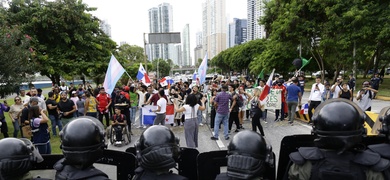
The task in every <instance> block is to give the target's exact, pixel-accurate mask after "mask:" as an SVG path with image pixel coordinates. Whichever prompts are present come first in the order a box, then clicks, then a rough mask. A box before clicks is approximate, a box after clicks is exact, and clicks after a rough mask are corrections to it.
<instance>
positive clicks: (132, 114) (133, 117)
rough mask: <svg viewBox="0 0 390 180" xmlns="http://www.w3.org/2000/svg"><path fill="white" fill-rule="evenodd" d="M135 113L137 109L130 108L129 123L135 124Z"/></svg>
mask: <svg viewBox="0 0 390 180" xmlns="http://www.w3.org/2000/svg"><path fill="white" fill-rule="evenodd" d="M136 113H137V107H131V108H130V121H131V123H135V114H136Z"/></svg>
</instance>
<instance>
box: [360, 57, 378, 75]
mask: <svg viewBox="0 0 390 180" xmlns="http://www.w3.org/2000/svg"><path fill="white" fill-rule="evenodd" d="M376 54H377V50H375V52H374V54H373V55H372V56H371V60H370V61H369V62H368V65H367V66H366V70H365V71H364V74H363V78H366V77H367V73H368V70H370V65H371V63H372V61H374V59H375V57H376Z"/></svg>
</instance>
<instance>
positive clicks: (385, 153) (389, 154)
mask: <svg viewBox="0 0 390 180" xmlns="http://www.w3.org/2000/svg"><path fill="white" fill-rule="evenodd" d="M368 149H370V150H371V151H374V152H376V153H378V154H379V155H381V156H382V157H383V158H386V159H390V151H389V149H390V144H373V145H369V146H368Z"/></svg>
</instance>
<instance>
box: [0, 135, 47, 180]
mask: <svg viewBox="0 0 390 180" xmlns="http://www.w3.org/2000/svg"><path fill="white" fill-rule="evenodd" d="M0 149H1V153H0V179H18V178H22V177H23V176H24V175H25V174H26V173H27V172H29V171H30V169H31V168H32V164H33V163H35V162H41V161H42V160H43V159H42V156H40V154H39V152H38V151H37V149H35V148H34V146H33V145H32V143H31V141H30V140H28V139H17V138H4V139H2V140H0Z"/></svg>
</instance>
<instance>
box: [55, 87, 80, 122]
mask: <svg viewBox="0 0 390 180" xmlns="http://www.w3.org/2000/svg"><path fill="white" fill-rule="evenodd" d="M58 110H59V111H60V119H61V121H62V123H63V125H64V126H65V125H66V124H67V123H69V122H70V121H71V120H72V119H73V113H74V112H75V111H76V105H75V104H74V102H73V101H71V100H69V99H68V98H67V94H66V93H61V101H60V102H59V103H58Z"/></svg>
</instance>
